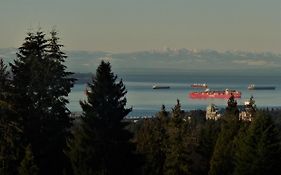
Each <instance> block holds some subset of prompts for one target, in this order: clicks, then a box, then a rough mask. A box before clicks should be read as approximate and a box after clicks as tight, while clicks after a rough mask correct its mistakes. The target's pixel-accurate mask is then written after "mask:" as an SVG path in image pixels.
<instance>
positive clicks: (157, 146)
mask: <svg viewBox="0 0 281 175" xmlns="http://www.w3.org/2000/svg"><path fill="white" fill-rule="evenodd" d="M167 117H168V112H167V111H166V110H165V106H164V105H162V108H161V111H160V112H159V113H158V114H157V115H156V117H155V118H153V119H147V120H145V121H144V123H143V125H142V128H141V129H140V131H139V132H138V133H137V136H136V143H137V151H138V152H139V153H141V154H143V155H144V156H145V158H146V159H145V164H144V166H143V174H151V175H154V174H155V175H163V174H165V172H164V165H165V161H166V149H167V139H168V133H167V122H168V118H167Z"/></svg>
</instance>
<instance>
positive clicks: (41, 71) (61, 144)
mask: <svg viewBox="0 0 281 175" xmlns="http://www.w3.org/2000/svg"><path fill="white" fill-rule="evenodd" d="M61 47H62V45H60V44H58V38H57V37H56V32H55V31H52V32H51V38H50V39H46V38H45V33H44V32H42V31H40V30H39V31H37V32H36V33H28V34H27V37H26V38H25V41H24V43H23V45H22V47H20V48H19V52H18V53H17V57H18V59H17V60H15V61H14V64H11V70H12V73H13V81H12V83H13V93H14V94H15V96H14V98H13V104H14V107H15V109H16V112H17V114H18V116H19V118H18V123H19V126H20V128H22V131H23V137H22V142H23V143H22V144H23V145H27V144H29V143H30V144H31V146H32V152H33V155H34V158H35V163H36V164H37V165H38V167H39V169H40V174H62V171H63V169H65V168H66V167H67V166H68V167H69V165H65V162H67V159H66V156H65V155H64V153H63V149H64V148H65V147H66V140H67V138H68V137H69V136H70V131H69V129H70V127H71V119H70V118H69V115H70V112H69V110H68V109H67V108H66V104H67V103H68V100H67V99H66V96H67V95H68V93H69V92H70V89H71V87H72V86H73V83H74V79H72V78H69V76H70V75H71V73H68V72H66V71H65V69H66V67H65V66H64V65H63V62H64V60H65V58H66V56H65V55H64V53H63V52H61V51H60V48H61ZM22 152H23V153H24V151H22ZM23 153H22V154H23ZM55 159H56V160H57V161H56V162H55V161H53V160H55Z"/></svg>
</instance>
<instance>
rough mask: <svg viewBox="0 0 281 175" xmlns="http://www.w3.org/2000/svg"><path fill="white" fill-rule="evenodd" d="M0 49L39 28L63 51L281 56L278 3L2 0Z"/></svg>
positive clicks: (252, 0)
mask: <svg viewBox="0 0 281 175" xmlns="http://www.w3.org/2000/svg"><path fill="white" fill-rule="evenodd" d="M0 24H1V25H0V48H7V47H19V46H20V45H21V43H22V42H23V39H24V37H25V33H26V32H27V31H28V30H29V29H31V28H33V29H37V28H38V26H41V27H42V29H43V30H45V31H50V30H51V29H52V28H53V26H56V29H57V30H58V31H59V32H60V37H61V39H62V43H63V44H64V45H65V49H67V50H89V51H95V50H103V51H113V52H130V51H136V50H150V49H155V48H163V47H171V48H197V49H216V50H221V51H224V50H244V51H258V52H261V51H273V52H277V53H281V1H280V0H0Z"/></svg>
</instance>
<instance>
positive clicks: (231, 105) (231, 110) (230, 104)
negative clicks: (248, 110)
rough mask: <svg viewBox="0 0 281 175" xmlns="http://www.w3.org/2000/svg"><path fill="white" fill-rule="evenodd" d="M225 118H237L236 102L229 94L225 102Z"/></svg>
mask: <svg viewBox="0 0 281 175" xmlns="http://www.w3.org/2000/svg"><path fill="white" fill-rule="evenodd" d="M225 112H226V116H229V115H234V116H235V117H237V118H238V116H239V109H238V107H237V101H236V100H235V99H234V95H233V94H231V96H230V97H229V99H228V101H227V107H226V111H225Z"/></svg>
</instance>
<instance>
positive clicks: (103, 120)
mask: <svg viewBox="0 0 281 175" xmlns="http://www.w3.org/2000/svg"><path fill="white" fill-rule="evenodd" d="M116 80H117V76H116V75H114V74H113V73H112V72H111V66H110V63H105V62H104V61H102V62H101V64H100V65H99V67H98V68H97V71H96V75H95V77H94V78H93V82H92V83H91V84H88V86H89V87H90V89H89V91H87V101H82V102H80V104H81V107H82V109H83V115H82V118H81V120H82V121H81V126H80V127H78V129H77V130H76V131H75V133H74V140H72V141H71V142H70V143H69V152H68V156H69V158H70V159H71V163H72V167H73V170H74V174H77V175H78V174H79V175H88V174H134V173H135V172H134V170H135V165H136V164H137V162H136V160H135V156H134V154H133V151H134V149H135V148H134V145H133V144H132V142H130V139H131V138H132V134H131V133H129V132H128V131H127V130H125V129H124V127H125V126H126V125H127V124H126V123H125V122H123V121H122V119H123V118H124V117H125V116H126V115H127V114H128V113H129V112H130V111H131V108H129V109H127V108H125V106H126V98H125V94H126V92H127V91H126V89H125V86H124V85H123V83H122V80H121V81H119V82H118V83H116V82H115V81H116Z"/></svg>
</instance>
